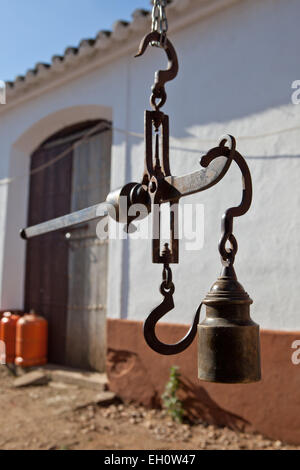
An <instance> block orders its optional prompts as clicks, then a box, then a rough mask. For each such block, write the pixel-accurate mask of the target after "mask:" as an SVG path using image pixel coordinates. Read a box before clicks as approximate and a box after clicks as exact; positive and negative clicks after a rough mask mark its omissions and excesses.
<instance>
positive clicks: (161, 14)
mask: <svg viewBox="0 0 300 470" xmlns="http://www.w3.org/2000/svg"><path fill="white" fill-rule="evenodd" d="M166 6H167V0H154V2H153V10H152V32H158V33H159V34H160V35H161V40H160V43H153V44H152V45H154V46H159V47H163V45H164V41H165V39H166V36H167V32H168V29H169V26H168V19H167V14H166Z"/></svg>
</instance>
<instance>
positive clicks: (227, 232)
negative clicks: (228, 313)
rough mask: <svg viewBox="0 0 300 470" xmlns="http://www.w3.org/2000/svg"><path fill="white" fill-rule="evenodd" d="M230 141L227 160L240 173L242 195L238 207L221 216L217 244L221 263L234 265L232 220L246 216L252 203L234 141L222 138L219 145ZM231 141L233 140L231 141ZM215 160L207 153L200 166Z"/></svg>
mask: <svg viewBox="0 0 300 470" xmlns="http://www.w3.org/2000/svg"><path fill="white" fill-rule="evenodd" d="M230 139H231V149H232V151H231V152H230V155H229V156H228V157H227V158H231V159H232V160H234V161H235V162H236V163H237V165H238V167H239V168H240V170H241V172H242V181H243V194H242V201H241V203H240V205H239V206H236V207H230V208H229V209H227V211H226V212H225V213H224V214H223V216H222V236H221V239H220V242H219V252H220V255H221V258H222V261H223V262H225V263H228V262H229V263H230V264H233V263H234V258H235V255H236V253H237V250H238V243H237V240H236V238H235V236H234V235H233V233H232V232H233V218H234V217H240V216H241V215H244V214H246V212H247V211H248V210H249V208H250V206H251V202H252V179H251V174H250V170H249V167H248V165H247V163H246V160H245V159H244V157H243V156H242V155H241V154H240V153H239V152H238V151H237V150H236V149H235V140H234V138H233V137H232V136H224V139H223V140H222V141H221V145H222V144H225V142H226V141H227V142H230ZM232 139H233V140H232ZM224 156H225V155H224ZM214 158H216V157H215V156H214V155H213V154H211V155H210V153H209V152H208V153H207V154H206V155H205V156H204V157H203V159H202V160H201V165H202V166H208V165H209V164H210V163H211V162H212V160H214ZM228 241H229V243H230V245H231V247H230V248H229V250H228V249H227V248H226V243H227V242H228Z"/></svg>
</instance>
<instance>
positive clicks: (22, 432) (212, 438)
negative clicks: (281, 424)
mask: <svg viewBox="0 0 300 470" xmlns="http://www.w3.org/2000/svg"><path fill="white" fill-rule="evenodd" d="M13 380H14V378H13V377H12V376H11V375H10V373H9V372H8V371H7V369H6V368H5V366H0V392H1V408H2V412H1V413H0V449H1V450H8V449H10V450H13V449H20V450H23V449H24V450H73V449H74V450H78V449H82V450H88V449H103V450H114V449H115V450H131V449H139V450H143V449H145V450H176V449H177V450H179V449H180V450H189V449H193V450H195V449H197V450H205V449H208V450H213V449H225V450H226V449H277V450H279V449H281V450H282V449H300V446H299V447H295V446H289V445H285V444H284V443H282V442H280V441H275V442H274V441H270V440H269V439H266V438H264V437H262V436H260V435H252V434H246V433H237V432H235V431H232V430H230V429H228V428H218V427H215V426H211V425H206V424H203V423H201V424H196V425H195V424H194V425H189V424H175V423H174V422H173V421H172V420H170V418H169V417H168V416H167V415H166V413H165V412H164V411H162V410H147V409H145V408H142V407H136V406H133V405H125V404H122V403H120V402H119V401H116V402H115V403H113V404H110V405H108V406H99V405H96V404H94V402H95V396H96V392H95V391H92V390H88V389H85V388H81V387H78V386H76V385H67V384H63V383H58V382H50V383H49V384H48V385H41V386H35V387H27V388H14V387H13V385H12V384H13Z"/></svg>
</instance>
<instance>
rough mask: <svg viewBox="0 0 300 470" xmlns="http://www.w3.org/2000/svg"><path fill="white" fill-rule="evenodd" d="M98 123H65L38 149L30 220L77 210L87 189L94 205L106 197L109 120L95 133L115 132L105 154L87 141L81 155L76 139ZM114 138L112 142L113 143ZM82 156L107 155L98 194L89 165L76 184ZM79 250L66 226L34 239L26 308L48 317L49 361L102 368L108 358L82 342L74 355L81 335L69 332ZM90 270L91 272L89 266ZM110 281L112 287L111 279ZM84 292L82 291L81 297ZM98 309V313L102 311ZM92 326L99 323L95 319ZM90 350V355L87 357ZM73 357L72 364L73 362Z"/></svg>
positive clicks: (86, 283)
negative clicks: (92, 356) (72, 349)
mask: <svg viewBox="0 0 300 470" xmlns="http://www.w3.org/2000/svg"><path fill="white" fill-rule="evenodd" d="M98 124H100V123H99V122H94V121H91V122H86V123H84V124H78V125H76V126H72V127H69V128H67V129H64V130H63V131H61V132H59V133H57V134H55V135H54V136H52V137H51V138H50V139H48V140H47V141H46V142H44V143H43V144H42V145H41V146H40V147H39V148H38V149H37V150H36V151H35V152H34V153H33V154H32V156H31V177H30V196H29V208H28V225H29V226H30V225H35V224H38V223H41V222H44V221H46V220H49V219H52V218H55V217H59V216H61V215H64V214H67V213H69V212H71V211H72V210H77V209H79V208H80V207H76V206H74V198H75V200H78V197H79V196H80V195H81V196H82V195H84V198H85V199H86V200H87V202H88V203H90V204H91V205H92V204H96V203H97V202H101V201H102V199H101V198H103V196H104V194H105V193H107V191H108V190H109V177H110V146H111V130H110V126H109V125H108V123H106V122H103V127H101V128H100V129H98V131H97V133H96V135H91V136H90V138H91V139H94V140H95V139H96V140H97V137H96V136H97V135H99V134H100V133H102V132H108V133H109V137H108V138H107V137H106V140H105V145H106V150H105V154H103V152H99V155H98V153H97V152H94V155H92V156H89V155H88V152H89V147H88V146H87V145H86V152H87V153H86V155H85V153H84V152H85V151H84V143H83V144H82V147H81V150H80V152H81V154H80V159H78V157H77V156H76V151H77V150H73V144H74V143H76V142H78V141H79V140H80V139H82V136H83V135H85V134H86V133H87V132H89V131H90V130H91V129H92V128H94V127H95V126H96V125H98ZM108 142H109V144H110V145H109V146H108ZM98 147H99V143H98ZM98 147H97V148H98ZM108 147H109V149H108ZM99 148H100V147H99ZM66 151H68V153H67V155H65V156H63V157H62V158H59V157H60V155H61V154H63V153H65V152H66ZM74 154H75V156H74ZM82 158H83V159H85V160H86V162H87V165H83V168H88V166H89V164H88V162H90V161H91V160H92V159H93V160H97V161H98V160H101V162H100V163H99V162H98V164H97V165H96V168H97V169H99V170H101V171H102V174H101V175H99V186H101V188H100V190H98V191H95V188H94V186H95V184H94V185H93V187H92V197H86V194H90V193H89V192H88V191H89V187H90V186H91V185H90V183H89V178H91V177H92V178H93V179H94V183H95V181H97V175H95V174H92V175H89V172H88V171H87V172H86V174H85V175H81V187H79V186H78V184H77V186H76V187H75V183H74V181H75V180H76V178H77V177H76V178H74V176H76V175H77V174H78V169H77V166H78V163H76V162H77V161H81V166H82ZM102 160H105V162H104V164H102ZM52 161H54V163H52V164H50V165H49V166H47V164H49V162H52ZM94 168H95V165H94ZM36 169H39V171H38V172H35V170H36ZM93 173H95V172H93ZM77 179H78V178H77ZM75 182H76V181H75ZM101 183H102V184H101ZM78 191H79V196H78ZM80 191H81V192H80ZM82 191H83V192H82ZM76 194H77V196H76ZM91 199H93V200H91ZM78 233H79V234H80V233H83V234H85V233H87V232H86V227H85V230H84V231H83V232H82V229H81V228H80V227H79V232H78ZM91 233H93V234H94V238H96V235H95V231H93V232H91V230H89V231H88V234H89V238H92V235H91ZM81 238H82V237H81ZM94 249H95V248H94ZM105 249H106V248H105ZM76 253H80V254H78V255H76V254H75V255H74V247H72V246H71V244H70V240H68V239H67V238H66V237H65V232H64V231H59V232H54V233H51V234H48V235H43V236H40V237H37V238H35V239H32V240H29V241H28V245H27V258H26V281H25V309H26V311H29V310H30V309H34V310H35V311H36V312H37V313H39V314H40V315H42V316H44V317H45V318H46V319H47V320H48V323H49V347H48V358H49V362H51V363H57V364H69V365H72V366H74V367H84V368H92V369H98V370H99V369H101V368H102V367H103V366H102V364H103V362H104V361H103V358H102V359H101V358H100V359H99V360H98V361H97V360H95V359H93V360H90V359H89V357H88V350H85V351H81V349H80V345H79V346H78V348H79V353H78V354H75V356H74V354H72V355H71V356H72V358H71V359H70V352H68V344H70V342H72V341H73V339H74V340H76V338H68V335H70V334H73V333H74V332H75V333H76V318H77V317H74V314H73V317H74V319H73V317H72V318H71V324H70V317H71V314H70V305H69V303H70V299H69V297H70V295H71V297H74V294H73V295H72V294H71V293H72V289H73V290H74V288H73V285H74V281H70V280H72V279H73V278H74V272H73V268H72V267H73V266H75V264H76V260H79V264H78V262H77V264H76V268H77V270H78V268H79V270H80V269H81V268H80V266H81V264H82V263H81V264H80V257H81V258H82V249H81V252H80V251H79V250H77V251H76ZM76 256H77V257H76ZM94 258H96V261H97V256H96V257H95V255H94ZM98 258H99V259H100V261H101V262H100V263H98V264H97V265H96V266H97V269H99V270H100V271H101V274H102V277H105V279H106V252H104V251H103V249H102V251H101V256H99V257H98ZM74 259H75V261H74ZM94 270H95V268H94ZM93 272H94V271H93ZM87 274H89V271H88V272H87ZM84 277H85V273H84V272H83V273H82V275H81V278H84ZM91 282H92V279H90V278H89V275H87V276H86V278H84V282H82V283H81V284H82V292H83V293H84V291H89V288H87V287H85V286H89V284H90V283H91ZM104 287H106V285H105V286H104ZM100 294H101V295H100ZM100 294H98V297H99V295H100V297H101V305H104V306H105V304H106V298H104V297H105V293H104V290H103V288H102V291H101V293H100ZM80 297H81V296H80V292H79V298H80ZM98 297H97V298H98ZM72 302H73V303H74V299H72ZM87 303H89V302H87ZM98 304H100V301H99V300H98V303H97V305H98ZM84 307H85V306H84V305H80V303H78V308H77V310H78V315H80V316H81V317H83V316H84V315H85V311H84ZM87 307H88V306H87ZM93 313H94V314H96V313H97V312H96V313H95V312H93ZM68 317H69V318H68ZM96 321H98V322H99V318H98V317H97V318H96V317H95V322H96ZM77 322H78V319H77ZM89 322H91V320H89ZM90 326H91V328H93V325H90ZM75 333H74V334H75ZM84 333H85V332H84V330H83V331H81V334H82V337H81V341H82V343H83V344H84V343H85V342H88V341H90V338H89V337H88V335H89V334H90V332H88V331H87V332H86V334H87V337H86V338H85V337H84ZM101 340H102V342H103V341H104V339H103V338H102V339H101V337H100V338H99V341H101ZM73 344H74V343H73ZM69 349H70V348H69ZM100 349H101V348H100ZM98 353H99V351H98ZM86 355H87V357H85V356H86ZM70 362H71V363H72V364H70Z"/></svg>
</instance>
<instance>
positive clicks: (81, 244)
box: [66, 131, 112, 371]
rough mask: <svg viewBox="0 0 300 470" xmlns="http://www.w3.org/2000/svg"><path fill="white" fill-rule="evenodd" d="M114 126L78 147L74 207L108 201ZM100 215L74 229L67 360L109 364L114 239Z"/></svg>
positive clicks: (101, 367)
mask: <svg viewBox="0 0 300 470" xmlns="http://www.w3.org/2000/svg"><path fill="white" fill-rule="evenodd" d="M111 138H112V136H111V132H110V131H106V132H103V133H101V134H99V135H96V136H95V137H92V138H91V139H90V140H89V141H88V142H87V143H85V144H83V145H81V146H80V147H79V148H78V149H76V150H75V151H74V156H73V178H72V198H71V210H72V211H77V210H80V209H83V208H84V207H88V206H92V205H94V204H97V203H99V202H102V201H105V199H106V196H107V194H108V192H109V186H110V153H111ZM96 225H97V221H93V222H89V223H88V224H85V225H83V226H81V227H79V228H77V229H75V230H71V231H70V235H71V237H70V239H69V245H70V248H69V299H68V321H67V352H66V358H67V363H68V365H70V366H75V367H81V368H84V369H95V370H98V371H103V370H105V356H106V291H107V257H108V240H104V241H103V240H99V239H98V238H97V235H96Z"/></svg>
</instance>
